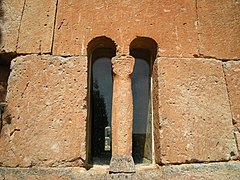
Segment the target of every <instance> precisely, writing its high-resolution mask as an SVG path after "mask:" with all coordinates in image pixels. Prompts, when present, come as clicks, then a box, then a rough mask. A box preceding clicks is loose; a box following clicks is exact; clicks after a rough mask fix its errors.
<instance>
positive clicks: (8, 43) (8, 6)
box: [0, 0, 24, 52]
mask: <svg viewBox="0 0 240 180" xmlns="http://www.w3.org/2000/svg"><path fill="white" fill-rule="evenodd" d="M0 5H1V8H2V12H1V15H0V16H1V17H0V18H1V29H0V34H1V36H0V42H1V43H0V44H1V45H0V49H1V52H15V51H16V48H17V39H18V31H19V26H20V21H21V17H22V10H23V6H24V0H18V1H13V0H3V1H1V4H0Z"/></svg>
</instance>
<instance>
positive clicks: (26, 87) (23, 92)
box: [21, 82, 30, 98]
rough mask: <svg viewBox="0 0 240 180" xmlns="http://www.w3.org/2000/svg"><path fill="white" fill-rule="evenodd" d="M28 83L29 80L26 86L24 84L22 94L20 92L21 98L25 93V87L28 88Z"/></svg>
mask: <svg viewBox="0 0 240 180" xmlns="http://www.w3.org/2000/svg"><path fill="white" fill-rule="evenodd" d="M29 83H30V82H27V84H26V86H25V88H24V90H23V92H22V94H21V97H22V98H23V95H24V94H25V91H26V89H27V88H28V85H29Z"/></svg>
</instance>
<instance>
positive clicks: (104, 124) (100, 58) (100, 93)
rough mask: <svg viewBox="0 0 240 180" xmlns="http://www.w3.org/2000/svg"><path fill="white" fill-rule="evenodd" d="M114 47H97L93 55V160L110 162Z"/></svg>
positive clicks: (99, 162) (93, 161)
mask: <svg viewBox="0 0 240 180" xmlns="http://www.w3.org/2000/svg"><path fill="white" fill-rule="evenodd" d="M114 56H115V50H114V49H112V48H98V49H95V50H94V51H93V53H92V57H91V161H92V163H93V164H110V160H111V154H112V148H111V139H112V138H111V121H112V94H113V92H112V91H113V77H112V63H111V58H112V57H114Z"/></svg>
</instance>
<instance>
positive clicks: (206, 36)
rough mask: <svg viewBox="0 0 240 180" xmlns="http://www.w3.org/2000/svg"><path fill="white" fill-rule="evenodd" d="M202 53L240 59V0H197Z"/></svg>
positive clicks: (221, 57) (222, 57)
mask: <svg viewBox="0 0 240 180" xmlns="http://www.w3.org/2000/svg"><path fill="white" fill-rule="evenodd" d="M197 11H198V17H199V25H200V27H199V38H200V53H201V54H202V55H204V56H211V57H216V58H220V59H240V46H239V44H240V23H239V22H240V2H239V0H218V1H214V0H208V1H206V0H197Z"/></svg>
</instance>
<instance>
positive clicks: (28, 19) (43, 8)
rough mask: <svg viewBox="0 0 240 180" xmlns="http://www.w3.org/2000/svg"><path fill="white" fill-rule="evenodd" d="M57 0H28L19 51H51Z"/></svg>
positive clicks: (22, 22) (20, 34)
mask: <svg viewBox="0 0 240 180" xmlns="http://www.w3.org/2000/svg"><path fill="white" fill-rule="evenodd" d="M56 2H57V0H51V1H49V0H41V1H36V0H26V2H25V7H24V12H23V17H22V21H21V27H20V32H19V41H18V48H17V52H18V53H50V52H51V48H52V38H53V29H54V20H55V12H56Z"/></svg>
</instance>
